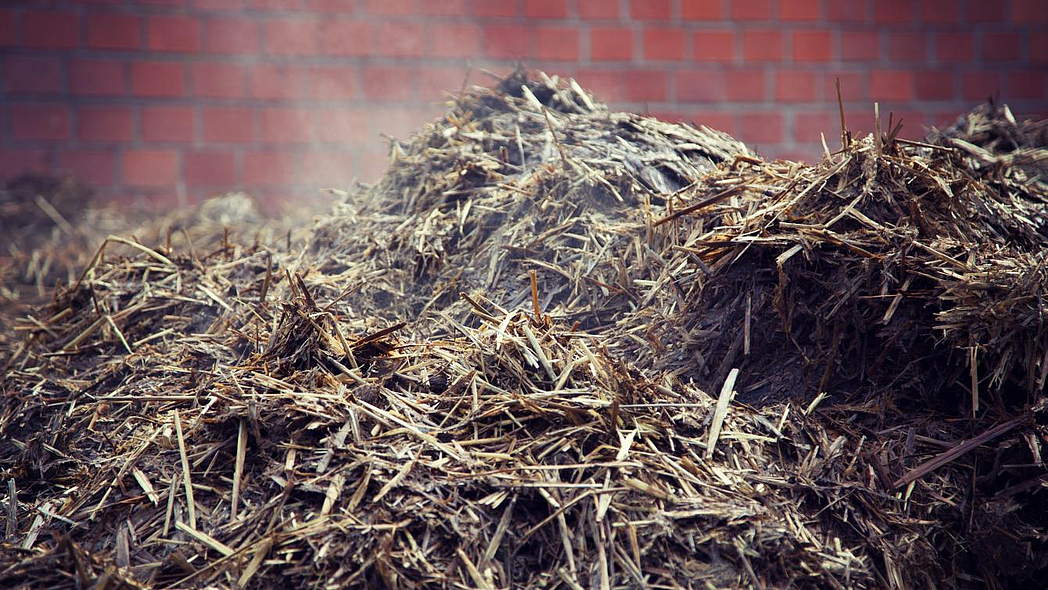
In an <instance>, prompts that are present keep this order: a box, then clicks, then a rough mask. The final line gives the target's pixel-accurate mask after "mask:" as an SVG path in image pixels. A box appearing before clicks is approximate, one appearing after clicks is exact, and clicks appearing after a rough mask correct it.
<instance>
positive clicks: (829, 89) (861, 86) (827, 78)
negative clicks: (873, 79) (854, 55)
mask: <svg viewBox="0 0 1048 590" xmlns="http://www.w3.org/2000/svg"><path fill="white" fill-rule="evenodd" d="M868 78H869V76H868V74H867V73H866V72H859V71H855V70H830V71H827V72H825V73H824V75H823V80H824V84H823V86H824V90H823V96H825V97H826V100H828V101H830V102H835V101H836V100H837V80H840V81H841V99H842V100H866V99H867V98H868V97H869V93H868V92H867V91H866V82H867V80H868Z"/></svg>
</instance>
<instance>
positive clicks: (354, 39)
mask: <svg viewBox="0 0 1048 590" xmlns="http://www.w3.org/2000/svg"><path fill="white" fill-rule="evenodd" d="M370 39H371V31H370V29H369V27H368V25H367V24H366V23H363V22H359V21H350V20H325V21H324V22H322V23H320V52H321V53H323V54H324V55H337V56H347V55H353V56H365V55H368V53H369V41H370Z"/></svg>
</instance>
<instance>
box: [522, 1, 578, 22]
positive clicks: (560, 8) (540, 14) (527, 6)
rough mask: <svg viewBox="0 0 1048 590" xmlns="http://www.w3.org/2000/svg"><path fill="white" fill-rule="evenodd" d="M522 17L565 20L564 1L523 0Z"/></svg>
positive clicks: (565, 5)
mask: <svg viewBox="0 0 1048 590" xmlns="http://www.w3.org/2000/svg"><path fill="white" fill-rule="evenodd" d="M524 16H526V17H527V18H567V16H568V3H567V1H566V0H525V2H524Z"/></svg>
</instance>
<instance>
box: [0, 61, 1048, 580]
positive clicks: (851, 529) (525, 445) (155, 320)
mask: <svg viewBox="0 0 1048 590" xmlns="http://www.w3.org/2000/svg"><path fill="white" fill-rule="evenodd" d="M971 117H974V120H973V123H972V125H970V126H969V127H968V128H970V129H985V128H991V129H996V128H1005V127H1007V124H1006V123H1000V122H994V121H996V120H995V119H993V117H998V118H1001V117H1003V118H1004V119H1005V120H1007V118H1008V117H1007V116H1004V115H1002V114H1001V111H985V112H982V113H978V112H977V113H973V115H971ZM1012 122H1013V123H1014V118H1013V121H1012ZM1031 125H1032V126H1036V125H1038V124H1037V123H1022V124H1019V123H1014V127H1015V129H1016V130H1018V131H1019V132H1021V133H1024V135H1021V136H1022V137H1026V138H1032V139H1026V140H1024V141H1026V142H1027V143H1025V144H1024V147H1023V148H1022V150H1025V151H1024V152H1023V153H1025V154H1026V155H1025V156H1023V158H1024V159H1023V160H1022V161H1023V162H1030V163H1036V162H1041V161H1043V156H1044V154H1045V148H1044V145H1043V143H1041V144H1038V143H1037V142H1036V137H1037V136H1036V133H1035V132H1033V131H1032V129H1034V127H1031ZM951 133H952V135H951ZM968 137H969V138H972V137H973V136H968ZM1013 137H1014V135H1013ZM947 138H952V139H958V138H959V135H958V133H956V132H950V133H947V134H946V135H944V136H943V139H937V138H932V139H930V140H929V142H928V143H919V142H909V143H906V142H903V141H902V140H896V139H895V138H894V137H893V135H892V134H888V135H887V136H884V137H881V138H867V139H862V140H859V141H856V142H854V143H852V144H851V145H848V146H846V148H845V149H843V150H842V151H841V152H840V153H838V154H835V155H833V156H832V157H831V158H829V159H827V160H826V161H824V162H823V163H821V164H819V165H818V166H804V165H801V164H793V163H788V162H774V163H769V162H765V161H763V160H761V159H760V158H759V157H756V156H755V155H753V154H751V153H750V152H749V151H748V150H747V149H746V148H745V146H743V145H742V144H740V143H739V142H737V141H735V140H733V139H731V138H730V137H728V136H726V135H724V134H722V133H719V132H715V131H712V130H708V129H704V128H703V129H695V128H692V127H689V126H679V125H670V124H666V123H660V122H657V121H654V120H651V119H647V118H644V117H639V116H636V115H627V114H620V113H611V112H609V111H608V110H607V109H606V108H605V107H603V106H602V105H599V104H597V103H595V102H594V101H593V99H592V97H590V96H589V95H588V94H586V93H585V92H584V91H582V90H581V89H579V88H578V87H577V86H576V85H574V83H571V82H568V83H566V84H562V83H560V81H559V80H556V79H549V78H546V77H544V76H541V75H540V76H539V77H537V78H531V79H529V78H527V77H525V76H524V75H523V73H521V72H518V73H515V74H514V75H513V76H511V77H509V78H507V79H506V80H504V81H503V82H502V83H501V84H500V86H499V87H498V88H496V89H494V90H484V89H475V90H471V91H470V92H468V93H467V94H466V95H464V96H463V97H461V98H460V99H459V100H458V101H456V103H455V104H454V105H453V106H452V108H451V109H450V110H449V112H448V114H447V115H446V116H445V117H444V118H443V119H442V120H441V121H439V122H437V123H434V124H432V125H430V126H428V127H427V128H426V129H424V130H423V131H422V132H420V133H419V134H418V135H416V136H415V137H414V138H413V139H412V140H411V142H409V143H407V144H394V146H393V165H392V167H391V169H390V172H389V173H388V174H387V176H386V177H385V178H384V179H383V180H382V181H381V182H379V183H378V184H377V185H375V186H374V187H363V188H361V189H360V191H359V192H357V193H354V194H351V195H349V196H348V198H347V199H346V202H345V203H344V204H342V205H340V206H339V207H337V208H336V210H335V212H334V213H333V214H332V215H330V216H328V217H326V218H323V219H321V220H319V222H318V223H317V226H316V228H315V230H314V231H313V232H312V233H311V234H310V235H308V236H305V238H304V242H303V243H302V244H301V245H296V244H295V243H294V242H292V241H290V240H289V241H288V242H272V241H270V242H267V241H255V242H254V243H252V244H251V245H246V246H245V245H238V244H236V243H235V238H236V236H235V235H234V236H233V237H232V238H230V237H227V236H223V238H222V240H221V241H219V242H215V243H214V245H215V247H213V248H211V249H208V250H203V249H201V248H200V247H199V246H197V247H196V248H192V249H190V248H188V247H187V248H185V249H181V250H177V249H174V248H167V247H163V246H160V245H157V246H153V247H150V246H147V245H142V244H133V243H132V244H131V245H130V246H129V245H127V244H126V243H124V246H125V247H129V248H132V251H131V254H130V255H129V256H126V257H120V258H110V259H101V258H99V259H96V260H93V261H92V262H91V266H90V268H89V270H88V271H87V272H86V273H84V276H83V279H82V280H79V281H77V282H75V283H74V284H71V285H70V286H69V287H66V288H64V289H61V290H60V291H59V292H58V293H57V294H56V296H55V297H54V301H53V302H52V303H51V304H50V306H49V307H47V308H46V309H41V310H39V312H40V313H38V314H37V317H38V318H39V319H38V320H37V322H35V323H33V324H32V325H27V326H26V331H27V333H28V337H27V339H26V340H25V342H24V343H23V344H22V346H20V347H19V348H18V349H16V350H15V351H14V352H13V353H12V354H11V355H10V358H9V359H8V365H9V367H10V368H9V370H8V371H7V373H6V374H5V377H4V380H3V395H4V401H3V404H2V406H0V433H2V434H3V437H2V438H0V468H2V469H3V479H4V480H5V481H7V482H9V490H10V491H9V493H10V494H11V497H12V498H13V499H12V502H11V503H10V505H11V506H12V507H11V508H9V509H8V519H7V526H8V528H7V532H6V535H5V537H4V539H5V540H4V542H3V544H2V545H0V554H2V556H3V557H2V560H3V563H5V564H8V565H5V566H2V567H0V585H13V584H17V583H24V582H25V581H26V580H28V581H30V583H31V584H32V585H33V586H34V587H55V586H59V587H74V586H90V585H93V584H100V585H103V586H105V587H128V588H136V587H153V588H167V587H219V588H234V587H237V588H240V587H258V588H261V587H275V586H280V587H284V586H311V587H332V588H333V587H390V588H419V587H451V586H456V587H481V588H507V587H523V588H552V587H565V588H584V587H593V588H611V587H613V586H615V587H621V586H637V587H648V588H657V587H675V588H676V587H689V588H690V587H710V586H712V587H741V586H748V587H755V588H763V587H787V586H797V587H811V588H904V587H914V586H926V587H957V588H967V587H984V586H991V587H1021V586H1022V584H1028V583H1030V582H1032V581H1033V580H1038V579H1041V578H1040V577H1039V576H1042V575H1044V574H1045V573H1046V570H1048V562H1046V561H1045V559H1044V555H1046V552H1045V551H1044V539H1045V538H1048V537H1046V535H1048V522H1046V518H1045V516H1044V515H1045V514H1048V512H1045V511H1044V510H1042V509H1039V508H1038V507H1039V506H1041V507H1042V508H1043V506H1042V505H1041V504H1040V499H1041V497H1042V495H1043V494H1041V493H1040V491H1041V489H1042V488H1043V485H1042V484H1043V482H1044V481H1045V479H1046V477H1048V476H1046V470H1045V467H1044V465H1043V463H1042V461H1041V455H1040V444H1041V443H1040V441H1041V440H1042V437H1044V436H1045V435H1048V431H1045V426H1044V424H1045V416H1044V415H1043V414H1044V412H1043V407H1044V404H1043V402H1042V400H1043V390H1044V372H1045V366H1046V364H1045V363H1046V357H1045V354H1046V352H1048V346H1046V344H1048V342H1046V340H1045V328H1044V322H1043V320H1041V319H1040V318H1042V317H1043V315H1041V314H1043V311H1044V303H1043V297H1042V294H1043V292H1044V288H1045V285H1046V277H1045V275H1044V272H1043V256H1044V254H1043V252H1044V243H1045V241H1046V232H1045V224H1044V220H1045V216H1044V209H1045V207H1044V199H1045V191H1044V185H1043V184H1042V183H1041V181H1040V180H1039V179H1037V178H1035V177H1034V176H1028V175H1027V174H1028V171H1029V170H1030V168H1026V167H1023V166H1018V165H1016V166H1012V164H1013V163H1016V160H1014V159H1013V160H1008V159H1007V158H1005V157H1004V156H1003V155H1002V154H998V153H997V152H995V151H994V150H997V149H999V146H1000V145H1002V144H1001V143H1000V142H998V143H993V140H988V141H989V143H986V142H984V143H983V144H982V147H980V146H979V142H980V141H983V140H977V139H974V138H972V139H971V140H968V139H964V140H962V141H965V142H966V143H967V144H969V145H972V146H976V148H977V149H979V150H983V151H984V152H986V154H990V155H991V156H992V157H994V158H998V164H997V165H996V168H994V170H993V171H992V172H989V171H987V170H986V169H985V166H984V158H983V159H981V158H980V156H976V155H973V153H972V151H971V150H966V149H962V148H958V147H957V146H956V145H952V144H949V143H947V142H948V141H949V139H947ZM1018 151H1019V150H1014V149H1013V150H1012V152H1018ZM1009 153H1011V152H1009ZM1031 165H1032V164H1031ZM1016 276H1018V277H1021V280H1020V281H1015V280H1013V277H1016ZM744 401H745V402H749V403H743V402H744ZM975 402H978V403H975ZM973 412H974V415H973Z"/></svg>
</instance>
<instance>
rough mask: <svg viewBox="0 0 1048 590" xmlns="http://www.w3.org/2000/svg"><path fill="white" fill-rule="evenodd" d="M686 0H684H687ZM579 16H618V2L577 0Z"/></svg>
mask: <svg viewBox="0 0 1048 590" xmlns="http://www.w3.org/2000/svg"><path fill="white" fill-rule="evenodd" d="M687 1H688V0H685V2H687ZM578 3H579V16H580V17H582V18H585V19H591V20H597V19H612V18H619V3H618V2H609V1H608V0H578Z"/></svg>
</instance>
